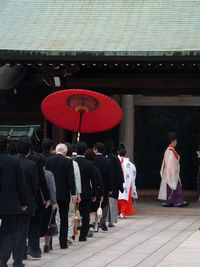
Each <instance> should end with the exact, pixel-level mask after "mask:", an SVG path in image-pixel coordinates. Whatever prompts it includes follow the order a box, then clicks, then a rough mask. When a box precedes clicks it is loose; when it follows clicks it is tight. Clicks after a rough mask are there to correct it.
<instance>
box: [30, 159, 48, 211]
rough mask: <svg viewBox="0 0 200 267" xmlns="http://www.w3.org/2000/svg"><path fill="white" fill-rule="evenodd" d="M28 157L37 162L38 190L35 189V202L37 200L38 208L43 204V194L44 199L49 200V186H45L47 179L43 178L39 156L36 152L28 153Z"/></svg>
mask: <svg viewBox="0 0 200 267" xmlns="http://www.w3.org/2000/svg"><path fill="white" fill-rule="evenodd" d="M28 159H30V160H32V161H34V162H35V163H36V164H37V172H38V191H37V198H36V202H37V206H38V208H39V207H42V206H43V199H42V196H43V198H44V200H45V201H47V200H50V192H49V188H48V186H47V181H46V178H45V174H44V170H43V166H42V164H41V162H40V158H39V157H38V155H37V154H30V155H29V156H28ZM41 193H42V195H41Z"/></svg>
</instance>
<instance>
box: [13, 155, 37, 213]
mask: <svg viewBox="0 0 200 267" xmlns="http://www.w3.org/2000/svg"><path fill="white" fill-rule="evenodd" d="M18 157H19V161H20V165H21V169H22V172H23V174H24V179H25V185H26V188H27V193H28V208H27V210H26V211H25V213H26V214H34V212H35V210H36V208H37V204H36V198H37V192H38V173H37V164H36V163H35V162H34V161H32V160H30V159H28V158H26V156H25V155H18Z"/></svg>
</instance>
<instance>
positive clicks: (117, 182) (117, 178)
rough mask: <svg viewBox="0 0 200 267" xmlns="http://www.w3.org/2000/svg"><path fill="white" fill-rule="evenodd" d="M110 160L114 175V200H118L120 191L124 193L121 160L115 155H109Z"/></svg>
mask: <svg viewBox="0 0 200 267" xmlns="http://www.w3.org/2000/svg"><path fill="white" fill-rule="evenodd" d="M108 158H109V159H110V161H111V173H112V185H113V190H112V195H111V197H112V198H115V199H118V196H119V191H121V192H122V193H123V192H124V188H123V183H124V174H123V170H122V166H121V163H120V160H119V158H118V157H117V156H116V155H114V154H109V155H108Z"/></svg>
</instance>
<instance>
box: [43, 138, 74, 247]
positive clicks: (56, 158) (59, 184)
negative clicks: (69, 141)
mask: <svg viewBox="0 0 200 267" xmlns="http://www.w3.org/2000/svg"><path fill="white" fill-rule="evenodd" d="M66 154H67V146H66V145H65V144H63V143H60V144H58V145H57V146H56V155H53V156H52V157H49V158H47V166H46V169H47V170H50V171H51V172H52V173H53V174H54V177H55V183H56V196H57V204H58V207H59V213H60V235H59V241H60V248H61V249H66V248H68V246H67V233H68V211H69V202H70V193H71V196H72V201H73V203H75V202H76V190H75V178H74V169H73V164H72V161H71V159H69V158H66Z"/></svg>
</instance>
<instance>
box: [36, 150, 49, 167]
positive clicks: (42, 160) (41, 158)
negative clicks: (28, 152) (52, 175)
mask: <svg viewBox="0 0 200 267" xmlns="http://www.w3.org/2000/svg"><path fill="white" fill-rule="evenodd" d="M37 158H38V162H39V164H40V166H42V167H44V166H46V164H47V160H46V158H45V156H44V155H43V154H42V153H38V154H37Z"/></svg>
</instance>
